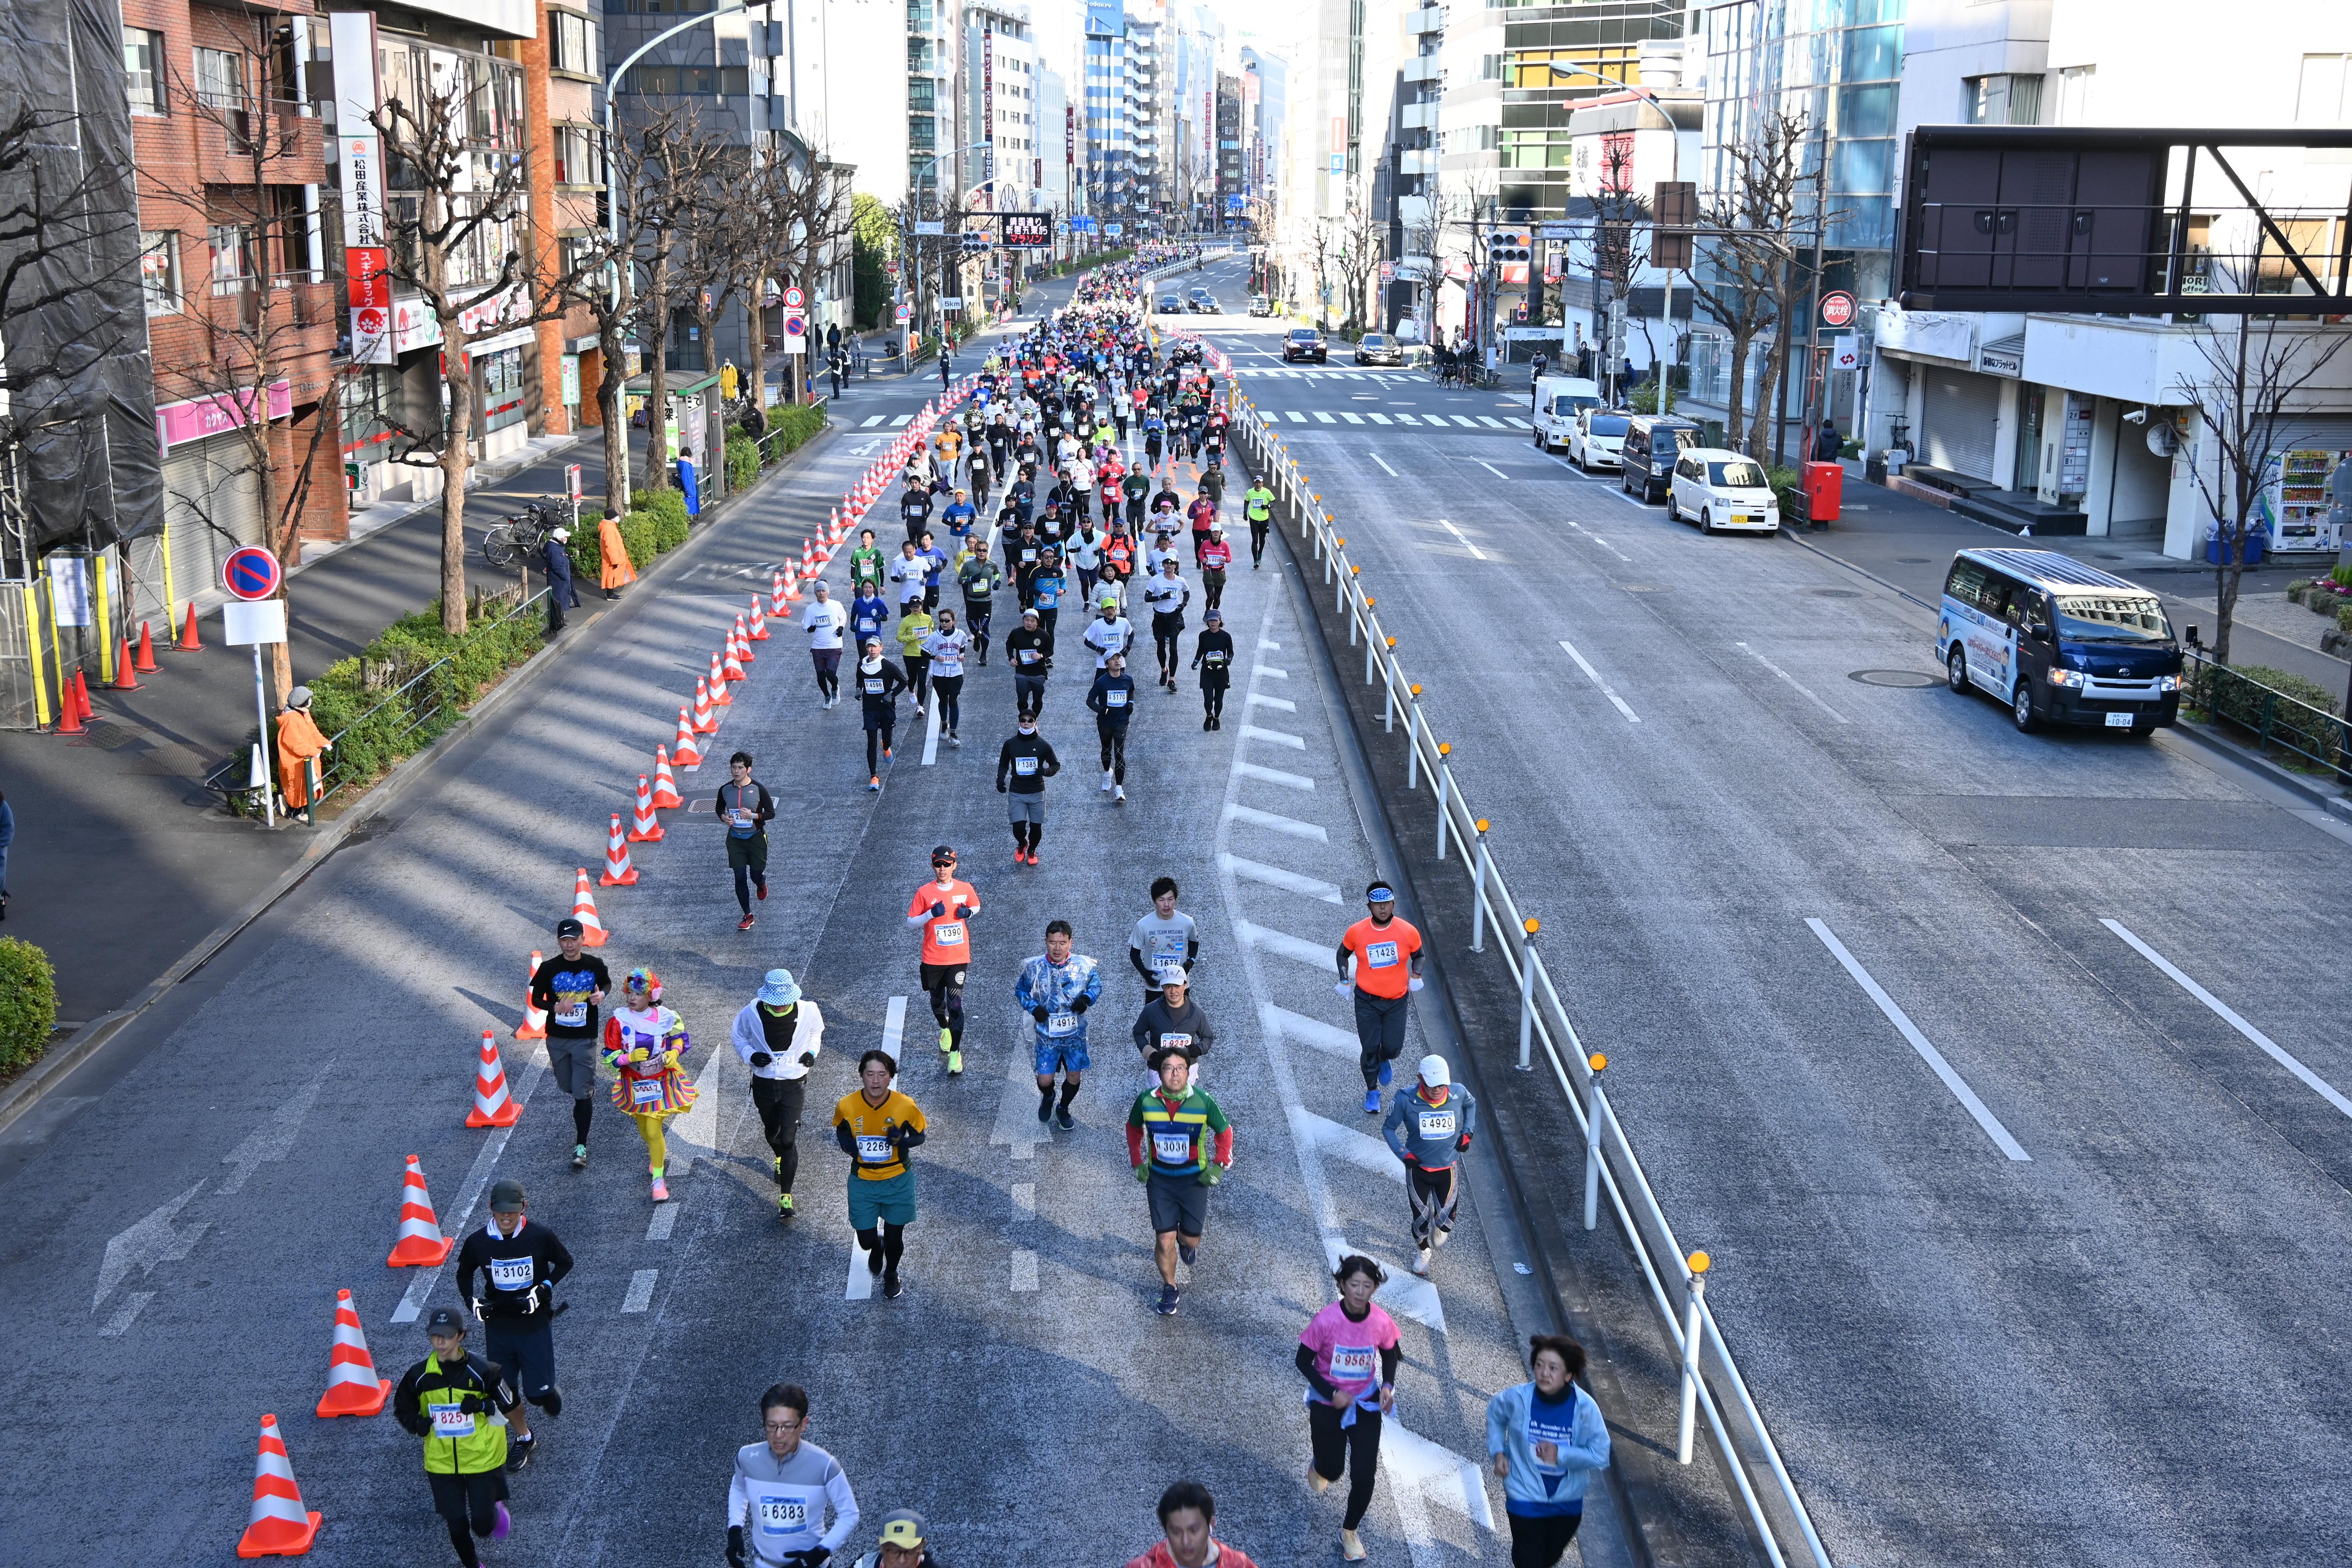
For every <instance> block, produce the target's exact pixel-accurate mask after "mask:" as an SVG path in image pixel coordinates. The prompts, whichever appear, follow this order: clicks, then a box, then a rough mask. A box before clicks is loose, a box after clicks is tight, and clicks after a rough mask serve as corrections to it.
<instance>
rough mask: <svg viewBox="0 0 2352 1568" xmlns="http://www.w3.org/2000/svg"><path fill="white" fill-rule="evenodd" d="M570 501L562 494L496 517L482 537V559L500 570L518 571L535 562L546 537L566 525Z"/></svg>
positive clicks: (568, 522)
mask: <svg viewBox="0 0 2352 1568" xmlns="http://www.w3.org/2000/svg"><path fill="white" fill-rule="evenodd" d="M571 521H572V503H571V501H570V500H566V499H565V498H563V497H562V496H547V497H544V498H542V499H541V500H535V501H532V502H531V503H530V505H528V506H526V507H524V508H523V510H520V511H519V512H515V513H512V514H511V515H509V516H507V517H503V518H500V519H499V521H498V522H497V523H495V524H494V525H492V527H491V529H490V531H488V533H486V534H484V535H483V536H482V559H483V560H485V561H487V562H488V563H490V564H491V565H492V566H495V567H497V568H498V569H499V571H501V572H513V571H516V570H519V569H520V567H521V565H522V563H524V562H526V561H536V560H538V559H539V558H540V556H541V552H544V551H545V549H546V548H547V536H548V535H549V534H550V533H552V532H553V531H555V530H557V529H559V528H564V527H568V526H570V524H571Z"/></svg>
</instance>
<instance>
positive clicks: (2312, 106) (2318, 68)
mask: <svg viewBox="0 0 2352 1568" xmlns="http://www.w3.org/2000/svg"><path fill="white" fill-rule="evenodd" d="M126 53H127V50H126ZM2344 78H2345V70H2344V57H2343V56H2342V55H2305V56H2304V57H2303V82H2302V89H2301V90H2300V91H2298V92H2297V93H2296V94H2295V99H2294V122H2295V123H2296V124H2297V125H2335V124H2338V123H2340V122H2341V121H2343V120H2344V118H2345V114H2344Z"/></svg>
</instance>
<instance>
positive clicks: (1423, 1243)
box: [1381, 1056, 1478, 1277]
mask: <svg viewBox="0 0 2352 1568" xmlns="http://www.w3.org/2000/svg"><path fill="white" fill-rule="evenodd" d="M1477 1126H1478V1102H1477V1100H1475V1099H1473V1098H1472V1097H1471V1094H1470V1091H1469V1090H1468V1089H1465V1088H1463V1087H1462V1086H1461V1085H1460V1084H1457V1083H1455V1082H1454V1081H1453V1079H1452V1076H1451V1075H1450V1074H1449V1073H1448V1072H1447V1070H1446V1067H1445V1058H1444V1057H1440V1056H1424V1057H1423V1058H1421V1071H1420V1074H1419V1078H1418V1081H1416V1082H1415V1083H1414V1085H1413V1087H1412V1088H1411V1089H1399V1090H1398V1091H1397V1097H1396V1100H1395V1102H1394V1103H1393V1104H1391V1106H1390V1107H1389V1116H1388V1120H1387V1121H1385V1122H1383V1123H1381V1137H1383V1138H1385V1139H1387V1140H1388V1145H1389V1148H1390V1150H1391V1152H1394V1153H1395V1155H1396V1157H1397V1158H1398V1159H1400V1160H1402V1161H1403V1162H1404V1173H1405V1189H1404V1191H1405V1205H1406V1207H1407V1208H1408V1209H1409V1210H1410V1211H1411V1214H1412V1244H1413V1246H1414V1247H1416V1248H1417V1249H1418V1254H1417V1256H1416V1257H1415V1258H1413V1260H1412V1271H1413V1272H1414V1273H1415V1274H1419V1275H1422V1276H1423V1277H1426V1276H1427V1275H1428V1273H1429V1255H1430V1251H1431V1249H1432V1248H1433V1247H1443V1246H1444V1245H1445V1238H1446V1237H1448V1236H1451V1235H1452V1234H1453V1232H1454V1210H1455V1209H1456V1208H1458V1207H1459V1206H1460V1205H1461V1202H1462V1180H1461V1176H1460V1174H1459V1166H1458V1162H1459V1160H1460V1159H1461V1156H1462V1151H1464V1150H1465V1149H1467V1148H1468V1147H1470V1135H1471V1133H1473V1132H1474V1131H1476V1130H1477Z"/></svg>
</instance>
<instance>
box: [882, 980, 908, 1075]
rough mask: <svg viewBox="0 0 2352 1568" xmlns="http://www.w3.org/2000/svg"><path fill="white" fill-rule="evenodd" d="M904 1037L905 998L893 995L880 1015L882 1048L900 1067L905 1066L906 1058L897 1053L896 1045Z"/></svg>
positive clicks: (903, 1040)
mask: <svg viewBox="0 0 2352 1568" xmlns="http://www.w3.org/2000/svg"><path fill="white" fill-rule="evenodd" d="M906 1037H907V999H906V998H905V997H904V996H893V997H891V998H890V1005H889V1007H888V1008H887V1010H885V1011H884V1013H883V1015H882V1049H883V1050H884V1051H885V1052H886V1053H887V1055H888V1056H889V1058H890V1059H891V1060H892V1061H894V1062H897V1063H898V1066H899V1067H900V1068H905V1067H906V1065H907V1058H905V1057H903V1056H901V1055H899V1054H898V1047H900V1046H901V1045H903V1044H904V1043H905V1041H906Z"/></svg>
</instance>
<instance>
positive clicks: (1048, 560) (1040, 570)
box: [1029, 544, 1070, 648]
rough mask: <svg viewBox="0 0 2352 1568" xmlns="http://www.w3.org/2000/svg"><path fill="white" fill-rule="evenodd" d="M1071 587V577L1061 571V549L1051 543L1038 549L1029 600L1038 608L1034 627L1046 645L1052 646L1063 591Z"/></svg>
mask: <svg viewBox="0 0 2352 1568" xmlns="http://www.w3.org/2000/svg"><path fill="white" fill-rule="evenodd" d="M1069 590H1070V580H1069V578H1068V577H1066V576H1065V575H1064V574H1063V573H1062V552H1060V551H1059V550H1057V549H1055V547H1054V546H1053V545H1050V544H1048V545H1046V546H1045V548H1044V549H1043V550H1041V551H1039V552H1038V556H1037V574H1036V575H1035V576H1034V577H1032V578H1031V579H1030V580H1029V595H1030V600H1031V602H1032V603H1033V604H1034V605H1035V606H1036V609H1037V628H1038V630H1040V631H1042V632H1044V633H1045V646H1046V647H1049V648H1050V647H1053V646H1054V635H1055V631H1056V630H1058V629H1059V626H1060V624H1061V619H1062V595H1065V594H1066V593H1068V592H1069Z"/></svg>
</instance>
